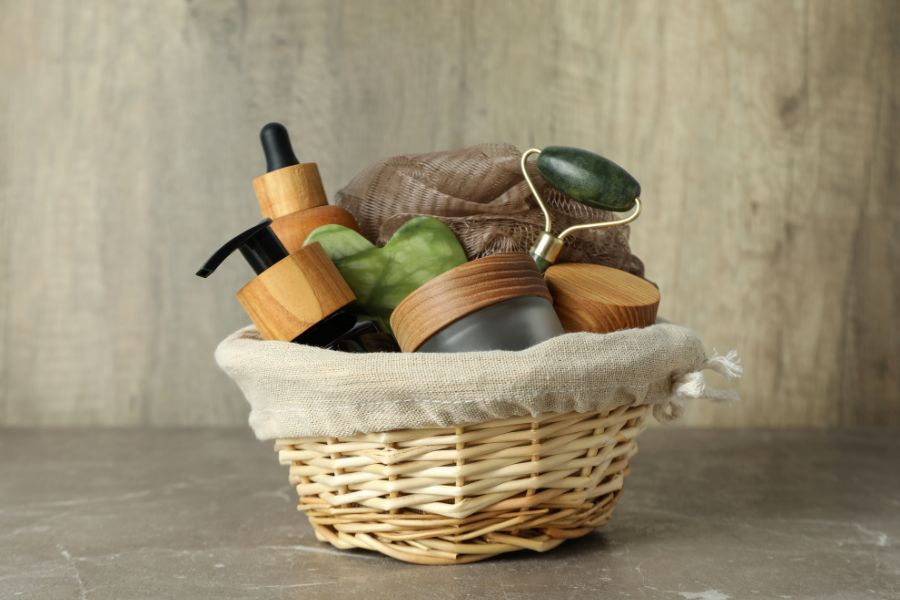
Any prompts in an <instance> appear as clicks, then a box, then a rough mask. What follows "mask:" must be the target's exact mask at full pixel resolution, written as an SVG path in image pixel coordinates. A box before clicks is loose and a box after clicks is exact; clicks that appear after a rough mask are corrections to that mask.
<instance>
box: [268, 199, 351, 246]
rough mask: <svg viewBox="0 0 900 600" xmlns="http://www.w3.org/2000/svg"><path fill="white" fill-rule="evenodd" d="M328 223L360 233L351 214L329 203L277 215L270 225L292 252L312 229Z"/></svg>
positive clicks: (301, 244) (300, 244)
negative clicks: (281, 215) (280, 215)
mask: <svg viewBox="0 0 900 600" xmlns="http://www.w3.org/2000/svg"><path fill="white" fill-rule="evenodd" d="M330 224H334V225H343V226H344V227H349V228H350V229H352V230H354V231H356V232H357V233H360V231H359V225H357V223H356V219H354V218H353V215H351V214H350V213H349V212H347V211H346V210H344V209H343V208H340V207H339V206H331V205H330V204H326V205H324V206H315V207H313V208H310V209H307V210H303V211H300V212H295V213H292V214H289V215H285V216H283V217H279V218H277V219H275V220H274V221H272V225H271V227H272V231H274V232H275V235H276V236H278V239H279V240H280V241H281V243H282V245H284V247H285V248H286V249H287V251H288V253H289V254H293V253H294V252H297V251H298V250H300V248H302V247H303V242H305V241H306V238H307V237H309V234H310V233H312V231H313V230H314V229H318V228H319V227H321V226H322V225H330Z"/></svg>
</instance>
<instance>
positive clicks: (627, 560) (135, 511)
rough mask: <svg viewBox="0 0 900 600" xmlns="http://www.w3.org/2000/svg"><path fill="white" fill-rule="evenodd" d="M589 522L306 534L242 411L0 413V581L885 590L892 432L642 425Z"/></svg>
mask: <svg viewBox="0 0 900 600" xmlns="http://www.w3.org/2000/svg"><path fill="white" fill-rule="evenodd" d="M640 440H641V444H640V452H639V454H638V455H637V456H636V457H635V459H634V462H633V471H632V474H631V476H630V477H629V478H628V479H627V480H626V484H625V494H624V496H623V497H622V501H621V502H620V504H619V506H618V507H617V509H616V512H615V514H614V516H613V518H612V521H610V523H609V524H608V525H607V526H606V527H604V528H603V529H602V530H600V531H597V532H595V533H593V534H591V535H589V536H587V537H585V538H582V539H580V540H574V541H570V542H567V543H566V544H564V545H563V546H561V547H559V548H558V549H556V550H554V551H552V552H548V553H546V554H543V555H541V554H535V553H516V554H512V555H507V556H504V557H501V558H498V559H494V560H491V561H487V562H482V563H477V564H473V565H465V566H452V567H421V566H414V565H408V564H404V563H400V562H397V561H394V560H392V559H389V558H386V557H382V556H380V555H375V554H371V553H366V552H363V551H352V552H346V551H338V550H335V549H332V548H331V547H330V546H327V545H324V544H321V543H319V542H317V541H316V540H315V537H314V536H313V533H312V530H311V528H310V527H309V525H308V524H307V523H306V522H305V520H304V517H303V516H302V515H301V514H300V513H297V512H296V510H295V508H294V507H295V504H296V498H295V497H294V492H293V490H292V489H291V488H290V486H289V485H288V484H287V473H286V469H285V468H283V467H281V466H279V465H278V464H277V461H276V458H275V454H274V452H273V451H272V444H271V443H268V442H266V443H260V442H257V441H256V440H254V439H253V438H252V437H251V434H250V433H249V432H247V431H243V430H228V429H223V430H210V429H206V430H185V429H180V430H93V429H92V430H67V429H61V430H37V431H32V430H10V429H7V430H0V598H3V599H7V598H29V599H30V598H39V599H55V598H80V599H85V598H86V599H92V600H101V599H105V598H115V599H129V598H191V599H203V598H216V599H222V598H287V599H290V598H366V599H377V598H391V599H392V600H404V599H407V598H423V599H441V598H448V599H449V598H501V599H526V598H540V599H543V600H555V599H563V598H666V599H674V600H725V599H731V598H796V599H800V598H892V599H896V598H900V436H898V435H897V434H896V433H884V432H881V433H875V432H852V433H848V432H821V431H819V432H816V431H794V430H788V431H770V430H765V431H760V430H749V431H732V430H690V429H677V428H674V429H665V430H662V429H650V430H649V431H647V432H646V433H644V434H643V435H642V437H641V438H640Z"/></svg>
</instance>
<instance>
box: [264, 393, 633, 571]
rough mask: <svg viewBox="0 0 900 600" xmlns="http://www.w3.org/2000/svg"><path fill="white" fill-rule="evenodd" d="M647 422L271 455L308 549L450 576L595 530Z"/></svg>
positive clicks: (559, 423)
mask: <svg viewBox="0 0 900 600" xmlns="http://www.w3.org/2000/svg"><path fill="white" fill-rule="evenodd" d="M647 410H648V407H646V406H630V407H624V406H623V407H620V408H617V409H615V410H612V411H607V412H602V413H598V412H589V413H574V412H572V413H567V414H554V415H543V416H540V417H519V418H513V419H503V420H497V421H491V422H487V423H482V424H479V425H468V426H465V427H449V428H440V429H410V430H402V431H391V432H387V433H376V434H367V435H358V436H354V437H349V438H293V439H279V440H277V441H276V444H275V449H276V450H277V451H278V455H279V460H280V462H281V463H282V464H285V465H290V481H291V483H292V484H296V486H297V492H298V494H299V495H300V501H299V506H298V509H299V510H301V511H303V512H305V513H306V515H307V517H309V520H310V522H311V523H312V525H313V527H314V528H315V532H316V537H317V538H318V539H319V540H320V541H325V542H329V543H331V544H332V545H333V546H335V547H337V548H364V549H366V550H373V551H376V552H381V553H382V554H386V555H388V556H391V557H393V558H396V559H398V560H402V561H406V562H411V563H418V564H428V565H444V564H461V563H469V562H475V561H479V560H484V559H486V558H490V557H492V556H496V555H498V554H502V553H504V552H513V551H516V550H523V549H528V550H535V551H537V552H544V551H546V550H550V549H552V548H555V547H556V546H558V545H559V544H561V543H562V542H563V541H565V540H567V539H571V538H577V537H581V536H583V535H586V534H588V533H590V532H591V531H592V530H593V529H594V528H595V527H598V526H600V525H603V524H604V523H606V521H608V520H609V518H610V515H611V513H612V509H613V506H614V505H615V503H616V501H617V500H618V498H619V495H620V494H621V491H622V481H623V478H624V477H625V475H627V474H628V460H629V459H630V458H631V457H632V456H633V455H634V453H635V452H636V451H637V447H636V445H635V442H634V440H635V438H636V437H637V435H638V434H639V433H640V432H641V431H642V430H643V428H644V418H645V416H646V414H647Z"/></svg>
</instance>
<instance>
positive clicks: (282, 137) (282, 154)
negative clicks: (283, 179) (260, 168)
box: [259, 123, 300, 173]
mask: <svg viewBox="0 0 900 600" xmlns="http://www.w3.org/2000/svg"><path fill="white" fill-rule="evenodd" d="M259 141H261V142H262V147H263V152H265V153H266V172H268V173H271V172H272V171H277V170H278V169H283V168H284V167H290V166H291V165H297V164H300V161H299V160H297V156H296V155H295V154H294V148H293V147H292V146H291V136H289V135H288V130H287V128H285V126H284V125H282V124H281V123H269V124H268V125H266V126H265V127H263V128H262V130H261V131H260V132H259Z"/></svg>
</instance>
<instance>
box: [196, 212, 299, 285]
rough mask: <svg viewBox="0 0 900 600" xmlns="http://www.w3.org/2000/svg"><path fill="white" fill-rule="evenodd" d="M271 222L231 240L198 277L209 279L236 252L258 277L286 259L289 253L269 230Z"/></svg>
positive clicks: (208, 262) (211, 258)
mask: <svg viewBox="0 0 900 600" xmlns="http://www.w3.org/2000/svg"><path fill="white" fill-rule="evenodd" d="M271 222H272V221H271V220H270V219H266V220H265V221H263V222H262V223H260V224H259V225H254V226H253V227H251V228H250V229H248V230H247V231H244V232H243V233H239V234H238V235H237V236H235V237H234V238H232V239H231V240H229V241H228V242H227V243H226V244H225V245H224V246H222V247H221V248H219V249H218V250H216V253H215V254H213V255H212V256H211V257H210V259H209V260H208V261H206V264H205V265H203V267H202V268H201V269H200V270H199V271H197V275H199V276H200V277H209V276H210V275H212V273H213V271H215V270H216V268H218V266H219V265H220V264H222V261H224V260H225V259H226V258H228V257H229V256H231V253H232V252H234V251H235V250H240V251H241V254H243V255H244V258H245V259H246V260H247V263H249V265H250V266H251V267H252V268H253V271H254V272H255V273H256V274H257V275H259V274H260V273H262V272H263V271H265V270H266V269H268V268H269V267H271V266H272V265H274V264H275V263H277V262H278V261H280V260H281V259H283V258H286V257H287V255H288V251H287V250H285V248H284V246H283V245H282V244H281V242H280V241H278V238H277V237H276V236H275V233H274V232H273V231H272V230H271V229H270V228H269V223H271Z"/></svg>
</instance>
